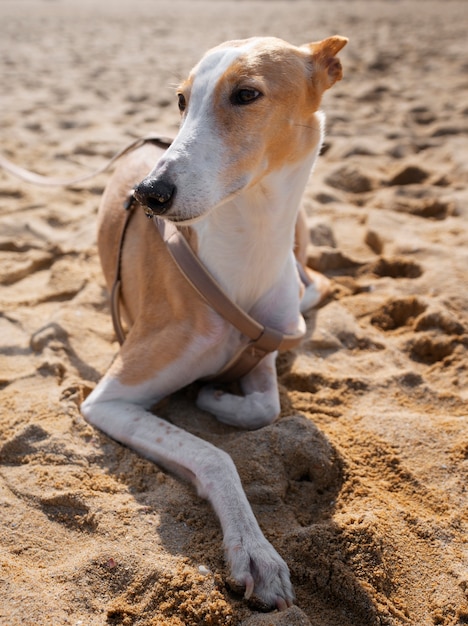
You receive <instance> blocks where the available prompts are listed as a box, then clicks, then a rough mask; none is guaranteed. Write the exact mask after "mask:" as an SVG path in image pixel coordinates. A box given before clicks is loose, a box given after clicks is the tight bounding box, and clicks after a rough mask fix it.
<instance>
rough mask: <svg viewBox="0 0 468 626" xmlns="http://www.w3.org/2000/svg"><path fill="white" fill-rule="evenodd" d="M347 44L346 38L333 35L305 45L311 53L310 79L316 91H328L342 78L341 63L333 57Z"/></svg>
mask: <svg viewBox="0 0 468 626" xmlns="http://www.w3.org/2000/svg"><path fill="white" fill-rule="evenodd" d="M347 43H348V39H347V38H346V37H340V35H335V36H333V37H328V38H327V39H323V40H322V41H316V42H314V43H309V44H306V45H305V46H302V47H303V48H308V49H309V51H310V53H311V61H312V71H313V74H312V79H313V81H314V83H315V85H316V87H317V88H318V89H320V90H321V91H325V90H326V89H330V87H331V86H332V85H334V84H335V83H336V82H337V81H338V80H341V79H342V78H343V68H342V67H341V62H340V60H339V59H337V58H336V56H335V55H337V54H338V52H339V51H340V50H341V49H342V48H344V47H345V45H346V44H347Z"/></svg>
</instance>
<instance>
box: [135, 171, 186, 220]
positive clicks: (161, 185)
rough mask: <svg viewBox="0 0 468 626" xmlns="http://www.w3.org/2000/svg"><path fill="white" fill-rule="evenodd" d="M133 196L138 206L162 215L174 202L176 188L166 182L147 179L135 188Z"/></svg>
mask: <svg viewBox="0 0 468 626" xmlns="http://www.w3.org/2000/svg"><path fill="white" fill-rule="evenodd" d="M133 194H134V196H135V198H136V199H137V200H138V202H139V203H140V204H143V205H145V206H147V207H148V208H149V209H151V210H152V211H153V213H156V214H157V215H163V214H164V213H166V212H167V211H168V210H169V209H170V208H171V206H172V203H173V202H174V197H175V194H176V186H175V185H174V184H173V183H171V182H170V181H167V180H162V179H161V180H158V179H157V178H150V177H148V178H145V179H144V180H142V181H141V183H139V184H138V185H137V186H136V187H135V189H134V192H133Z"/></svg>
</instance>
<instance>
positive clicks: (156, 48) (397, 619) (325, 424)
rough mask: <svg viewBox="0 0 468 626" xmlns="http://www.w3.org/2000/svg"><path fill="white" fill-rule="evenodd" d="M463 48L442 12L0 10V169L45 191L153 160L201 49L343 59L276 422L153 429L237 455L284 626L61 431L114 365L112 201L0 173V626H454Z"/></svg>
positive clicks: (124, 474)
mask: <svg viewBox="0 0 468 626" xmlns="http://www.w3.org/2000/svg"><path fill="white" fill-rule="evenodd" d="M467 31H468V14H467V11H466V3H464V2H461V1H460V2H458V1H449V2H444V3H442V2H432V1H426V2H422V1H417V0H413V1H410V2H406V1H403V0H402V1H400V2H391V1H387V2H382V1H374V2H373V1H367V2H366V1H361V0H356V1H354V0H350V1H348V2H344V1H343V2H342V1H339V0H336V1H329V2H324V1H320V0H317V1H308V2H305V1H302V0H297V1H290V2H288V1H286V0H283V1H278V2H266V1H265V2H247V1H246V2H242V1H241V2H235V1H233V0H226V1H219V2H215V1H211V2H209V1H204V0H199V1H192V2H188V1H187V2H185V1H182V0H180V1H179V0H172V1H171V2H167V1H165V0H164V1H163V0H161V1H156V0H154V1H152V2H151V1H149V0H148V1H144V0H133V1H132V2H131V1H130V0H118V1H116V2H112V3H111V2H109V3H105V2H97V1H95V2H90V1H89V0H82V1H80V2H78V1H77V0H68V1H67V0H56V1H52V0H49V1H46V0H42V1H40V0H35V1H34V0H31V1H29V0H15V1H13V0H2V2H0V67H1V76H2V92H1V94H0V112H1V113H0V138H1V147H0V150H1V153H2V154H4V155H5V156H7V157H8V158H10V159H12V160H13V161H15V162H16V163H18V164H20V165H22V166H24V167H27V168H30V169H33V170H35V171H38V172H40V173H42V174H46V175H50V176H74V175H78V174H81V173H84V172H87V171H90V170H92V169H93V168H97V167H99V166H100V165H101V164H103V163H104V162H105V161H106V159H108V158H109V157H110V156H111V155H112V154H113V153H114V152H115V151H117V150H118V149H119V148H121V147H122V146H123V145H125V144H126V143H127V142H128V141H129V140H131V139H132V138H135V137H138V136H142V135H144V134H146V133H148V132H160V133H162V134H164V135H174V134H175V133H176V131H177V124H178V112H177V106H176V101H175V97H174V86H175V85H176V84H177V83H178V82H179V81H180V80H181V79H182V78H184V76H185V75H186V74H187V72H188V70H189V69H190V68H191V67H192V66H193V65H194V64H195V63H196V61H197V60H198V59H199V57H200V56H201V54H202V53H203V52H204V51H205V50H206V49H207V48H209V47H211V46H213V45H215V44H217V43H220V42H222V41H224V40H227V39H232V38H243V37H247V36H251V35H259V34H260V35H275V36H279V37H282V38H284V39H287V40H289V41H291V42H293V43H296V44H301V43H306V42H309V41H315V40H318V39H321V38H324V37H326V36H328V35H332V34H336V33H338V34H341V35H344V36H348V37H349V38H350V43H349V45H348V46H347V47H346V48H345V49H344V50H343V51H342V53H341V54H340V58H341V59H342V63H343V67H344V79H343V81H342V82H340V83H339V84H338V85H336V86H335V87H334V88H333V89H332V90H331V91H330V92H329V93H327V95H326V97H325V98H324V101H323V109H324V110H325V112H326V114H327V139H326V143H325V146H324V150H323V154H322V156H321V158H320V162H319V164H318V166H317V168H316V171H315V173H314V175H313V177H312V178H311V180H310V182H309V184H308V187H307V190H306V193H305V197H304V206H305V208H306V210H307V213H308V215H309V219H310V233H311V246H310V253H309V264H310V266H311V267H313V268H315V269H317V270H319V271H322V272H324V273H325V274H326V275H327V276H329V277H330V278H331V280H332V293H331V295H330V297H329V298H328V299H327V301H326V302H325V303H324V304H323V305H322V306H321V307H320V308H319V309H318V310H316V311H313V312H312V313H310V314H309V315H308V316H307V325H308V333H307V337H306V339H305V340H304V342H303V344H302V346H301V347H300V348H299V349H297V350H296V351H294V352H291V353H287V354H285V355H282V356H281V357H280V358H279V360H278V373H279V379H280V387H281V400H282V414H281V417H280V419H279V420H278V421H277V422H276V423H274V424H272V425H271V426H269V427H266V428H263V429H261V430H259V431H256V432H242V431H239V430H236V429H234V428H229V427H225V426H223V425H221V424H219V423H218V422H217V421H216V420H215V419H214V418H213V417H211V416H210V415H208V414H205V413H203V412H201V411H199V410H197V409H196V408H195V406H194V393H195V390H194V389H193V388H192V389H188V390H184V391H182V392H180V393H179V394H177V395H175V396H174V397H172V398H171V399H169V400H168V401H167V402H166V404H165V405H164V406H163V407H162V408H161V412H162V415H163V417H165V418H167V419H170V420H171V421H173V422H174V423H176V424H179V425H181V426H183V427H184V428H186V429H188V430H190V431H191V432H193V433H195V434H197V435H199V436H201V437H203V438H205V439H207V440H209V441H211V442H213V443H215V444H216V445H217V446H219V447H220V448H222V449H224V450H226V451H228V452H229V453H230V454H231V455H232V457H233V459H234V461H235V463H236V465H237V467H238V469H239V473H240V475H241V478H242V481H243V484H244V486H245V490H246V493H247V495H248V498H249V500H250V502H251V504H252V506H253V509H254V511H255V514H256V516H257V518H258V520H259V523H260V525H261V527H262V529H263V531H264V533H265V535H266V537H267V538H268V539H269V540H270V541H271V542H272V543H273V545H274V546H275V547H276V548H277V550H278V551H279V553H280V554H281V555H282V556H283V558H284V559H285V560H286V562H287V563H288V565H289V567H290V570H291V577H292V581H293V584H294V587H295V590H296V594H297V602H296V606H295V607H293V608H291V609H290V610H288V611H286V612H284V613H278V612H276V611H274V612H271V613H263V612H261V611H260V610H259V609H258V607H256V606H254V605H248V604H247V603H245V602H244V601H243V599H242V595H241V594H239V593H238V591H236V590H235V589H233V588H232V587H231V586H230V585H229V577H228V572H227V570H226V566H225V564H224V560H223V552H222V546H221V542H222V538H221V532H220V528H219V525H218V522H217V520H216V518H215V516H214V514H213V512H212V510H211V508H210V506H209V505H208V503H207V502H205V501H203V500H201V499H200V498H198V497H197V495H196V494H195V492H194V490H193V489H192V488H191V487H190V486H188V485H186V484H184V483H182V482H180V481H178V480H177V479H175V478H173V477H172V476H170V475H168V474H166V473H164V472H162V471H161V470H160V469H158V467H156V466H155V465H153V464H151V463H150V462H147V461H145V460H143V459H141V458H139V457H138V456H137V455H136V454H134V453H133V452H131V451H130V450H128V449H126V448H124V447H122V446H121V445H119V444H117V443H115V442H113V441H112V440H110V439H109V438H108V437H106V436H104V435H103V434H101V433H100V432H98V431H96V430H95V429H93V428H91V427H90V426H89V425H87V424H86V423H85V421H84V420H83V418H82V417H81V415H80V412H79V409H78V405H79V403H80V401H81V399H82V398H83V397H85V396H86V394H88V393H89V391H90V390H91V389H92V388H93V387H94V385H95V384H96V382H97V381H98V380H99V378H100V377H101V376H102V374H103V373H104V372H105V370H106V368H107V367H108V365H109V363H110V362H111V360H112V358H113V356H114V355H115V354H116V351H117V349H118V346H117V343H116V341H115V337H114V333H113V330H112V325H111V320H110V315H109V307H108V295H107V293H106V290H105V287H104V282H103V279H102V276H101V271H100V267H99V260H98V258H97V251H96V243H95V222H96V210H97V206H98V203H99V197H100V195H101V193H102V190H103V188H104V185H105V184H106V180H107V179H108V176H107V175H101V176H99V177H98V178H96V179H95V180H93V181H90V182H89V183H85V184H83V185H81V186H75V187H73V188H67V189H63V188H40V187H35V186H32V185H28V184H25V183H22V182H20V181H18V180H16V179H14V178H12V177H10V176H9V175H7V174H4V173H0V284H1V287H0V337H1V339H0V383H1V391H0V403H1V409H0V411H1V413H0V489H1V496H0V510H1V514H0V528H1V531H0V564H1V568H0V624H2V626H3V625H4V626H16V625H19V624H21V625H25V624H26V625H47V626H48V625H54V626H56V625H62V624H63V625H65V624H70V625H74V626H78V625H83V626H94V625H101V624H125V625H126V624H135V625H138V626H143V625H144V626H149V625H164V626H194V625H202V624H206V625H210V626H214V625H219V626H224V625H227V624H228V625H233V626H234V625H242V626H268V625H273V626H306V625H309V626H310V625H313V626H374V625H375V626H377V625H380V626H383V625H385V626H393V625H395V626H400V625H402V626H403V625H407V624H410V625H413V626H430V625H435V624H438V625H444V626H455V625H457V626H460V625H462V624H467V623H468V603H467V594H468V538H467V526H468V506H467V505H468V498H467V487H466V486H467V478H468V432H467V424H468V416H467V415H468V410H467V401H468V384H467V383H468V373H467V367H468V362H467V348H468V289H467V288H468V226H467V218H468V188H467V183H468V142H467V130H468V121H467V120H468V54H467V53H468V38H467V36H466V33H467Z"/></svg>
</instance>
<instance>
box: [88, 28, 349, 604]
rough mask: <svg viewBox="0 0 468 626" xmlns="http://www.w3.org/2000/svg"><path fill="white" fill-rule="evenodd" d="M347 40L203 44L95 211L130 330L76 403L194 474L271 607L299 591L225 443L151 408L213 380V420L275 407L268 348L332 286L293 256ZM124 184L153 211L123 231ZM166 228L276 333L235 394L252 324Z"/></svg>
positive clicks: (206, 404) (228, 550)
mask: <svg viewBox="0 0 468 626" xmlns="http://www.w3.org/2000/svg"><path fill="white" fill-rule="evenodd" d="M346 42H347V39H345V38H344V37H339V36H333V37H329V38H327V39H324V40H323V41H320V42H316V43H310V44H306V45H303V46H301V47H297V46H294V45H291V44H289V43H286V42H285V41H282V40H280V39H276V38H270V37H255V38H252V39H247V40H240V41H229V42H227V43H224V44H222V45H220V46H218V47H216V48H214V49H212V50H210V51H209V52H208V53H206V55H205V56H204V57H203V58H202V59H201V61H200V62H199V63H198V64H197V65H196V66H195V67H194V69H193V70H192V71H191V72H190V74H189V76H188V78H187V79H186V80H185V81H184V82H183V83H182V84H181V85H180V87H179V89H178V92H177V97H178V105H179V109H180V112H181V125H180V130H179V133H178V134H177V136H176V138H175V140H174V141H173V142H172V144H171V145H170V147H168V148H167V149H166V150H163V149H162V148H160V147H158V146H155V145H151V144H147V145H145V146H143V147H141V148H139V149H138V150H135V151H133V152H132V153H131V154H130V155H127V156H126V157H125V159H123V160H122V161H121V162H120V164H119V165H118V167H117V169H116V171H115V173H114V175H113V177H112V178H111V180H110V182H109V184H108V186H107V188H106V190H105V193H104V195H103V199H102V203H101V206H100V211H99V233H98V247H99V253H100V258H101V262H102V267H103V271H104V275H105V277H106V280H107V282H108V285H109V286H111V285H112V284H113V280H114V278H115V267H116V266H119V268H120V292H119V294H120V295H119V301H120V304H121V309H122V315H123V318H124V320H125V323H126V326H127V327H128V334H127V336H126V338H125V341H124V342H123V345H122V347H121V349H120V351H119V353H118V355H117V357H116V358H115V360H114V362H113V363H112V365H111V367H110V369H109V371H108V372H107V373H106V375H105V376H104V378H103V379H102V380H101V381H100V383H99V384H98V385H97V386H96V388H95V389H94V391H93V392H92V393H91V394H90V395H89V396H88V398H87V399H86V400H85V401H84V403H83V404H82V407H81V409H82V413H83V415H84V417H85V418H86V420H87V421H88V422H89V423H91V424H93V425H94V426H95V427H97V428H99V429H101V430H102V431H104V432H105V433H107V434H108V435H109V436H110V437H112V438H113V439H115V440H117V441H119V442H121V443H123V444H125V445H127V446H129V447H130V448H132V449H133V450H135V451H137V452H138V453H140V454H141V455H143V456H144V457H147V458H148V459H150V460H152V461H154V462H155V463H157V464H158V465H160V466H162V467H163V468H165V469H167V470H169V471H172V472H174V473H175V474H177V475H178V476H180V477H182V478H184V479H187V480H189V481H190V482H191V483H193V484H194V485H195V486H196V488H197V490H198V493H199V495H200V496H202V497H204V498H207V499H208V500H209V501H210V502H211V504H212V506H213V508H214V510H215V512H216V514H217V515H218V517H219V520H220V523H221V526H222V530H223V539H224V548H225V554H226V559H227V562H228V565H229V567H230V571H231V575H232V577H233V579H234V580H235V581H236V582H237V583H238V584H239V585H240V586H243V587H245V598H250V597H251V596H252V595H255V596H256V597H257V598H258V599H259V600H260V601H261V602H262V603H264V604H265V605H267V606H269V607H275V606H276V607H277V608H278V609H285V608H287V607H288V606H290V605H291V604H292V603H293V601H294V592H293V589H292V585H291V582H290V575H289V570H288V567H287V565H286V563H285V562H284V560H283V559H282V558H281V557H280V556H279V554H278V553H277V552H276V550H275V549H274V548H273V546H272V545H271V544H270V543H269V542H268V541H267V540H266V539H265V537H264V536H263V534H262V531H261V530H260V527H259V525H258V523H257V521H256V519H255V517H254V514H253V512H252V509H251V507H250V505H249V502H248V500H247V498H246V495H245V493H244V490H243V488H242V485H241V482H240V479H239V476H238V473H237V470H236V468H235V466H234V463H233V461H232V460H231V458H230V456H229V455H228V454H226V453H225V452H223V451H222V450H220V449H218V448H217V447H215V446H213V445H211V444H210V443H207V442H206V441H203V440H202V439H200V438H198V437H196V436H194V435H192V434H190V433H188V432H187V431H185V430H182V429H180V428H178V427H176V426H174V425H173V424H171V423H169V422H168V421H166V420H163V419H161V418H160V417H158V416H157V415H155V414H154V413H152V412H151V411H150V407H151V406H153V405H154V404H155V403H157V402H158V401H159V400H161V399H162V398H163V397H165V396H168V395H169V394H171V393H173V392H175V391H176V390H178V389H181V388H182V387H184V386H186V385H188V384H189V383H192V382H194V381H195V380H198V379H206V380H207V382H206V385H205V386H204V387H202V388H201V390H200V392H199V395H198V399H197V405H198V406H199V407H200V408H201V409H203V410H206V411H209V412H210V413H212V414H214V415H215V416H216V418H217V419H219V420H220V421H222V422H224V423H226V424H230V425H232V426H237V427H240V428H245V429H254V428H259V427H262V426H264V425H267V424H270V423H271V422H273V421H274V420H275V419H276V418H277V416H278V414H279V411H280V403H279V394H278V385H277V378H276V370H275V359H276V355H277V350H278V349H282V347H284V346H286V347H287V346H288V345H289V344H288V343H287V341H286V342H285V341H284V338H286V339H287V338H288V337H298V336H299V337H300V336H301V334H303V331H304V320H303V318H302V315H301V298H302V301H303V307H302V308H307V307H308V306H311V305H313V304H315V303H316V302H317V301H318V300H320V298H321V297H322V296H323V293H324V291H325V290H326V285H325V283H324V282H321V281H320V278H319V277H317V276H316V275H315V276H312V277H311V276H310V275H309V276H308V280H305V283H306V284H305V287H304V281H301V279H300V275H301V274H302V275H304V274H307V270H306V269H305V268H304V267H301V263H299V265H298V262H297V260H298V259H299V261H301V260H302V262H304V245H305V243H304V236H303V217H302V216H301V214H300V213H299V204H300V200H301V196H302V194H303V191H304V188H305V185H306V182H307V180H308V177H309V175H310V172H311V170H312V168H313V165H314V163H315V161H316V159H317V156H318V154H319V151H320V147H321V144H322V140H323V134H324V116H323V114H322V113H321V112H320V111H319V107H320V102H321V98H322V95H323V93H324V91H325V90H326V89H328V88H330V87H331V86H332V85H333V84H334V83H335V82H336V81H338V80H340V79H341V77H342V68H341V64H340V61H339V60H338V59H337V58H336V55H337V53H338V52H339V51H340V50H341V49H342V48H343V46H345V44H346ZM148 172H149V173H148ZM132 189H133V196H132V198H131V200H132V201H135V200H136V204H140V205H143V207H144V208H145V210H146V213H149V215H150V216H153V217H154V220H153V221H155V220H157V221H158V223H159V226H158V228H155V227H154V224H152V223H151V222H149V221H148V220H147V219H146V216H145V214H144V211H143V210H135V211H134V212H133V217H132V219H131V221H130V222H129V224H128V227H127V228H126V233H125V237H124V238H122V236H121V233H122V228H123V224H124V221H125V219H126V217H125V211H124V210H123V209H122V203H123V202H124V201H125V199H126V198H127V197H128V196H129V191H130V190H132ZM301 224H302V226H301ZM167 229H169V235H167ZM301 229H302V230H301ZM298 232H299V236H298V237H296V239H298V243H297V245H296V252H297V258H296V257H295V255H294V249H295V243H294V242H295V234H296V235H297V234H298ZM301 232H302V235H301ZM173 235H175V236H177V237H178V238H179V240H178V242H177V246H179V247H181V246H182V247H184V246H185V248H186V249H188V251H189V253H190V254H192V256H193V257H194V259H195V261H194V263H195V262H199V263H201V264H202V265H203V267H204V268H205V269H206V270H207V272H208V273H209V274H210V275H211V276H212V278H213V280H214V281H215V283H216V284H217V285H218V286H219V289H220V290H221V291H222V293H223V294H224V295H223V297H225V298H226V299H227V300H229V301H231V302H232V303H233V304H234V306H235V307H237V309H239V310H241V311H243V312H247V315H248V316H249V319H251V320H254V323H255V324H257V325H259V327H260V329H261V330H260V334H261V335H262V337H263V338H265V337H266V336H267V335H268V337H270V338H271V337H274V340H271V341H270V340H268V341H267V342H266V344H265V345H263V346H261V348H259V347H258V346H257V345H256V344H255V341H254V344H255V345H254V347H255V349H252V350H251V354H253V353H255V355H256V358H254V359H253V360H252V361H251V362H250V365H249V367H248V368H241V370H240V373H238V379H239V385H240V390H241V393H240V394H236V393H231V391H230V390H227V389H226V388H220V387H219V386H218V385H216V384H214V383H213V381H212V380H211V378H212V377H213V376H215V375H217V374H218V373H219V372H223V371H224V370H225V368H226V364H228V363H230V362H231V361H232V360H233V358H234V357H235V356H236V354H238V353H239V352H242V351H244V352H246V350H247V348H249V346H250V344H251V343H252V338H249V337H248V336H246V335H245V334H244V333H243V332H242V330H239V328H238V327H237V326H236V325H235V324H233V323H231V321H230V320H229V319H226V317H225V316H223V315H222V314H221V313H220V312H219V311H218V310H216V307H213V306H211V305H210V303H209V302H207V300H206V298H204V297H203V294H201V293H200V290H199V289H196V288H194V287H193V285H192V284H191V282H190V281H189V280H187V278H186V276H184V273H183V272H182V271H181V270H180V268H179V266H178V262H177V258H175V259H174V255H173V254H172V253H171V250H170V246H169V244H168V241H169V240H170V239H171V237H172V236H173ZM123 239H124V240H123ZM301 241H302V243H301ZM119 242H120V243H119ZM186 251H187V250H186ZM175 256H176V257H177V255H175ZM189 264H190V262H189ZM298 268H299V271H298ZM262 329H263V330H262ZM267 331H268V332H267ZM270 331H271V332H270ZM282 342H283V343H282ZM267 344H268V345H267ZM259 345H260V344H259ZM238 372H239V370H238Z"/></svg>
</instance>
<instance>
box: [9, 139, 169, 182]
mask: <svg viewBox="0 0 468 626" xmlns="http://www.w3.org/2000/svg"><path fill="white" fill-rule="evenodd" d="M145 143H154V144H156V145H157V146H160V147H161V148H168V147H169V146H170V145H171V143H172V139H169V138H167V137H161V136H159V135H147V136H146V137H140V138H139V139H135V140H134V141H132V142H130V143H129V144H127V145H126V146H125V147H124V148H122V149H121V150H119V151H118V152H116V153H115V154H114V156H113V157H112V158H111V159H110V160H109V161H107V163H105V164H104V165H103V166H102V167H99V168H98V169H96V170H94V171H93V172H89V173H88V174H83V175H81V176H77V177H75V178H54V177H52V176H42V174H36V173H35V172H31V171H30V170H26V169H24V168H22V167H19V166H18V165H16V164H15V163H13V162H12V161H10V160H9V159H7V158H5V157H4V156H2V155H1V154H0V167H1V168H2V169H4V170H5V171H7V172H9V173H10V174H12V175H13V176H16V178H19V179H21V180H24V181H25V182H27V183H31V184H32V185H42V186H43V187H69V186H70V185H77V184H78V183H84V182H85V181H87V180H91V179H92V178H95V177H96V176H98V175H99V174H103V173H104V172H107V170H109V169H110V168H111V167H112V165H114V163H115V162H116V161H118V160H119V159H121V158H122V157H123V156H125V155H126V154H128V153H129V152H132V150H136V149H137V148H140V147H141V146H143V145H144V144H145Z"/></svg>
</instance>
